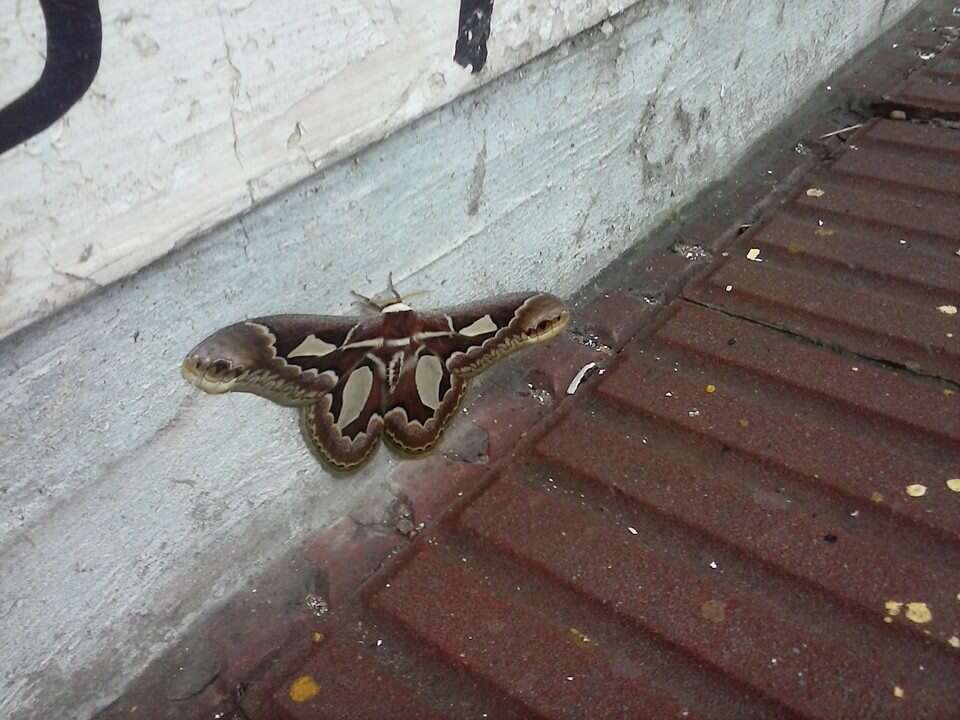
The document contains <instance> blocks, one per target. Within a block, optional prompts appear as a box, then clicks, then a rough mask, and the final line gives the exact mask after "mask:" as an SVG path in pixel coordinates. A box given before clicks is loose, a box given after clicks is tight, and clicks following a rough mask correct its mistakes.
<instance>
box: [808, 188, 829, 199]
mask: <svg viewBox="0 0 960 720" xmlns="http://www.w3.org/2000/svg"><path fill="white" fill-rule="evenodd" d="M824 195H826V193H825V192H824V191H823V190H821V189H820V188H810V189H809V190H807V197H813V198H820V197H823V196H824Z"/></svg>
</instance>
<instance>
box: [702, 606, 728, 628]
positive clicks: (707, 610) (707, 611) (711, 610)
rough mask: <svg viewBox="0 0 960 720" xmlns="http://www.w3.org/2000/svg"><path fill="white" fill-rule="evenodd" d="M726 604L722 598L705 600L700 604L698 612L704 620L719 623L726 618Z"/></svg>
mask: <svg viewBox="0 0 960 720" xmlns="http://www.w3.org/2000/svg"><path fill="white" fill-rule="evenodd" d="M726 610H727V605H726V603H724V602H723V601H722V600H707V601H706V602H705V603H704V604H703V605H701V606H700V614H701V615H702V616H703V619H704V620H709V621H710V622H712V623H717V624H720V623H722V622H723V621H724V620H725V619H726Z"/></svg>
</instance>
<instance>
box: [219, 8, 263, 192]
mask: <svg viewBox="0 0 960 720" xmlns="http://www.w3.org/2000/svg"><path fill="white" fill-rule="evenodd" d="M217 17H219V18H220V33H221V35H222V36H223V49H224V53H225V54H226V60H227V65H228V66H229V67H230V69H231V70H232V71H233V82H231V83H230V126H231V127H232V129H233V154H234V157H236V158H237V163H238V164H239V165H240V169H241V170H243V172H244V174H246V172H247V168H246V166H244V164H243V158H242V157H241V155H240V134H239V132H238V131H237V97H238V96H239V94H240V81H241V80H242V78H243V73H241V72H240V68H238V67H237V66H236V64H235V63H234V61H233V53H232V51H231V50H230V42H229V41H228V40H227V26H226V23H225V22H224V20H223V7H222V6H221V5H220V3H217ZM247 194H248V195H249V196H250V204H251V205H253V203H254V198H253V191H252V189H251V188H250V181H249V180H248V181H247Z"/></svg>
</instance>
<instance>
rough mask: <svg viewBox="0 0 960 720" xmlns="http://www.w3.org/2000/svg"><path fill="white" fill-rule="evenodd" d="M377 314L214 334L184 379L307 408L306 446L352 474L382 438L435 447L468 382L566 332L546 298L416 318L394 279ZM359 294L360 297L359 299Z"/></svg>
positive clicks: (522, 297)
mask: <svg viewBox="0 0 960 720" xmlns="http://www.w3.org/2000/svg"><path fill="white" fill-rule="evenodd" d="M389 287H390V291H391V293H392V295H393V297H392V299H391V300H389V301H386V302H382V303H381V302H376V301H374V300H370V299H369V298H364V297H363V296H358V297H361V298H362V299H363V300H364V301H366V302H368V303H371V304H372V305H374V306H375V307H376V308H377V310H378V313H377V314H376V315H375V316H373V317H367V318H364V317H338V316H327V315H274V316H270V317H260V318H254V319H252V320H245V321H243V322H240V323H237V324H235V325H230V326H229V327H226V328H223V329H222V330H218V331H217V332H215V333H213V334H212V335H211V336H210V337H208V338H207V339H206V340H204V341H203V342H201V343H200V344H199V345H197V346H196V347H195V348H194V349H193V350H191V351H190V353H189V354H188V355H187V356H186V358H185V359H184V361H183V366H182V369H183V376H184V378H186V380H187V381H188V382H190V383H192V384H193V385H195V386H197V387H198V388H200V389H201V390H204V391H206V392H208V393H213V394H219V393H225V392H247V393H254V394H256V395H261V396H263V397H266V398H268V399H270V400H272V401H274V402H276V403H279V404H281V405H289V406H295V407H298V408H299V409H300V427H301V431H302V433H303V437H304V439H305V440H306V443H307V445H308V446H309V447H310V449H311V450H312V451H313V453H314V455H316V456H317V457H318V458H319V459H321V460H322V461H324V462H326V463H328V464H329V465H330V466H332V467H333V468H335V469H338V470H350V469H353V468H356V467H357V466H359V465H361V464H363V463H364V462H365V461H367V460H368V459H369V458H370V456H371V454H372V453H373V451H374V450H375V449H376V448H377V446H378V444H379V442H380V438H381V436H386V439H387V440H388V441H389V442H390V443H391V444H392V445H393V446H395V447H396V448H398V449H400V450H402V451H405V452H407V453H414V454H416V453H422V452H426V451H427V450H430V449H431V448H432V447H433V446H434V445H436V443H437V441H438V440H439V439H440V436H441V434H442V433H443V430H444V428H445V427H446V426H447V424H448V423H449V422H450V420H451V419H452V418H453V416H454V415H455V414H456V411H457V408H458V407H459V406H460V403H461V401H462V400H463V397H464V394H465V393H466V391H467V385H468V383H469V381H470V378H472V377H474V376H475V375H477V374H478V373H480V372H481V371H483V370H484V369H486V368H487V367H489V366H490V365H491V364H492V363H494V362H496V361H497V360H499V359H501V358H503V357H505V356H506V355H508V354H510V353H512V352H514V351H516V350H519V349H521V348H523V347H526V346H529V345H532V344H534V343H540V342H544V341H547V340H549V339H551V338H553V337H555V336H556V335H557V334H558V333H560V332H561V331H562V330H563V329H564V327H566V325H567V322H568V320H569V314H568V312H567V310H566V309H565V308H564V306H563V303H562V302H561V301H560V300H559V299H558V298H556V297H554V296H553V295H549V294H547V293H537V292H525V293H516V294H510V295H500V296H496V297H491V298H489V299H486V300H482V301H480V302H475V303H471V304H467V305H459V306H456V307H450V308H446V309H439V310H432V311H428V312H418V311H416V310H414V309H413V308H411V307H410V306H409V305H407V304H405V303H404V302H403V298H401V296H400V295H399V293H397V291H396V289H395V288H394V287H393V282H392V278H391V280H390V283H389ZM355 294H356V293H355Z"/></svg>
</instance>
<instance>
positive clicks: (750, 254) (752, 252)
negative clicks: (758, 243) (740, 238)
mask: <svg viewBox="0 0 960 720" xmlns="http://www.w3.org/2000/svg"><path fill="white" fill-rule="evenodd" d="M747 260H752V261H753V262H763V260H761V259H760V248H750V249H749V250H748V251H747Z"/></svg>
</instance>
